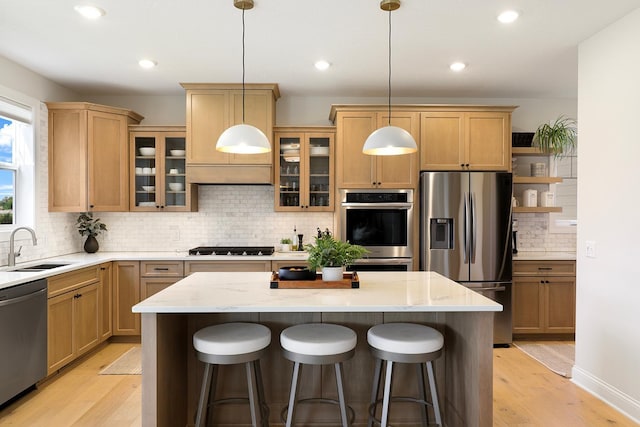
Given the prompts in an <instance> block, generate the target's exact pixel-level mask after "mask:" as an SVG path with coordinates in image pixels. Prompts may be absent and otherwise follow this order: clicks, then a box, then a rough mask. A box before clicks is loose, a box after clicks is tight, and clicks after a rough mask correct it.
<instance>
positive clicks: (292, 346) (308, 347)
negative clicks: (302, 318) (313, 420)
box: [280, 323, 357, 427]
mask: <svg viewBox="0 0 640 427" xmlns="http://www.w3.org/2000/svg"><path fill="white" fill-rule="evenodd" d="M356 342H357V336H356V333H355V332H354V331H353V330H351V329H349V328H347V327H345V326H340V325H334V324H331V323H307V324H302V325H295V326H290V327H288V328H286V329H285V330H284V331H282V333H281V334H280V345H281V346H282V349H283V354H284V357H285V358H287V359H288V360H291V361H292V362H294V365H293V375H292V377H291V390H290V392H289V404H288V405H287V406H285V407H284V409H283V410H282V412H281V414H280V416H281V418H282V421H285V416H284V415H285V413H287V417H286V427H291V426H292V425H293V421H294V419H295V411H296V404H298V403H314V402H315V403H332V404H338V405H340V419H341V420H342V426H343V427H347V426H348V425H349V424H350V423H351V422H352V421H353V418H354V417H355V414H354V411H353V408H351V407H350V406H347V405H346V403H345V398H344V388H343V386H342V362H344V361H345V360H348V359H351V358H352V357H353V355H354V353H355V348H356ZM331 363H333V366H334V368H335V372H336V385H337V388H338V400H337V401H336V400H334V399H324V398H309V399H298V383H299V382H300V368H301V366H300V365H302V364H309V365H328V364H331ZM347 408H349V415H350V418H349V419H348V418H347Z"/></svg>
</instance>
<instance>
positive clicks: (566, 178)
mask: <svg viewBox="0 0 640 427" xmlns="http://www.w3.org/2000/svg"><path fill="white" fill-rule="evenodd" d="M554 161H555V165H554V166H552V167H554V168H556V171H557V174H556V175H557V176H559V177H562V182H561V183H560V184H554V185H552V186H550V190H551V191H554V192H555V194H556V206H562V213H552V214H550V217H549V230H550V231H551V232H553V233H575V231H576V225H577V223H578V222H577V216H578V215H577V207H578V203H577V202H578V199H577V194H578V191H577V183H578V167H577V163H578V156H577V155H576V154H575V153H572V154H569V155H565V156H562V157H560V158H557V159H554Z"/></svg>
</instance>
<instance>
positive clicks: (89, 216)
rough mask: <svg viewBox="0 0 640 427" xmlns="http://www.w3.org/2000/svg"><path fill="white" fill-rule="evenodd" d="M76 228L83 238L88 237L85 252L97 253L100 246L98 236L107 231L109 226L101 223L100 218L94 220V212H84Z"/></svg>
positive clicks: (77, 221)
mask: <svg viewBox="0 0 640 427" xmlns="http://www.w3.org/2000/svg"><path fill="white" fill-rule="evenodd" d="M76 227H77V228H78V233H80V235H81V236H87V240H85V242H84V250H85V252H88V253H94V252H97V251H98V248H99V245H98V241H97V240H96V236H97V235H99V234H100V233H102V232H103V231H107V226H106V225H105V224H104V223H103V222H102V221H100V218H94V217H93V213H92V212H83V213H81V214H80V215H79V216H78V219H77V220H76Z"/></svg>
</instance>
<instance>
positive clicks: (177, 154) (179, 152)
mask: <svg viewBox="0 0 640 427" xmlns="http://www.w3.org/2000/svg"><path fill="white" fill-rule="evenodd" d="M169 153H171V155H172V156H173V157H182V156H184V154H185V153H186V151H185V150H169Z"/></svg>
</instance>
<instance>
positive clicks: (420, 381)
mask: <svg viewBox="0 0 640 427" xmlns="http://www.w3.org/2000/svg"><path fill="white" fill-rule="evenodd" d="M416 370H417V371H418V372H417V374H418V388H419V390H418V391H419V392H420V399H422V401H423V402H427V389H426V387H425V382H424V367H423V366H422V363H416ZM421 406H422V411H421V412H422V425H424V426H428V425H429V414H428V413H427V405H421Z"/></svg>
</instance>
